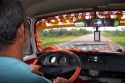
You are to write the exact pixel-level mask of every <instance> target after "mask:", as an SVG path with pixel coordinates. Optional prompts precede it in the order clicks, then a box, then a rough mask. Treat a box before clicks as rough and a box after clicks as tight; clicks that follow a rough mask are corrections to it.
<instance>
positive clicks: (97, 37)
mask: <svg viewBox="0 0 125 83" xmlns="http://www.w3.org/2000/svg"><path fill="white" fill-rule="evenodd" d="M106 12H107V11H106ZM106 12H103V13H102V12H101V14H100V12H97V13H96V14H97V16H98V17H97V18H108V16H110V18H118V19H119V20H120V25H119V26H115V24H118V22H115V24H114V26H98V27H97V26H91V27H88V26H87V27H85V26H84V25H85V24H84V23H82V22H81V21H82V20H83V19H90V18H93V15H94V14H93V13H92V12H89V13H88V12H87V13H75V14H74V13H73V14H65V15H59V16H54V17H49V18H44V19H40V20H38V21H37V23H36V34H37V36H36V40H37V46H38V49H39V50H41V48H43V47H45V46H56V47H59V48H61V49H68V48H73V49H77V48H78V49H82V50H99V51H114V52H116V51H117V50H118V49H124V47H125V26H124V25H125V24H124V23H125V15H124V11H122V15H120V14H118V15H117V12H119V11H114V12H116V14H113V15H112V14H109V13H110V12H111V11H110V12H108V14H107V15H108V16H107V15H103V14H105V13H106ZM114 12H113V13H114ZM84 14H86V15H84ZM99 15H100V16H99ZM106 16H107V17H106ZM79 20H80V22H79V23H77V24H76V23H75V22H76V21H79Z"/></svg>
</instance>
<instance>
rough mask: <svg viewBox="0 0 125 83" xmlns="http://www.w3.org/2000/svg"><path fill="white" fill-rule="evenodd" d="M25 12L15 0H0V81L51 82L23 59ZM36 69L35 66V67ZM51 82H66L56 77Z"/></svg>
mask: <svg viewBox="0 0 125 83" xmlns="http://www.w3.org/2000/svg"><path fill="white" fill-rule="evenodd" d="M25 20H26V18H25V12H24V10H23V8H22V5H21V3H20V2H18V1H16V0H0V83H51V81H50V80H48V79H46V78H44V77H42V76H39V75H37V74H35V73H32V72H31V71H32V68H31V67H29V66H28V65H27V64H25V63H24V62H23V61H22V60H23V48H24V42H25V29H26V27H25V25H26V23H25ZM36 69H37V68H36ZM53 83H68V81H67V80H66V79H64V78H61V77H57V78H56V79H54V81H53Z"/></svg>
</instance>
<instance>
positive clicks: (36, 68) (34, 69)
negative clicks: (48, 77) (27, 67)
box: [31, 64, 43, 75]
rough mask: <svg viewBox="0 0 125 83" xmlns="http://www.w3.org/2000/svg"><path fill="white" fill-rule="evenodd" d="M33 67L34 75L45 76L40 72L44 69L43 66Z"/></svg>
mask: <svg viewBox="0 0 125 83" xmlns="http://www.w3.org/2000/svg"><path fill="white" fill-rule="evenodd" d="M31 67H32V72H33V73H35V74H38V75H43V73H42V72H40V71H39V70H40V69H41V68H42V67H41V66H39V65H33V64H32V65H31Z"/></svg>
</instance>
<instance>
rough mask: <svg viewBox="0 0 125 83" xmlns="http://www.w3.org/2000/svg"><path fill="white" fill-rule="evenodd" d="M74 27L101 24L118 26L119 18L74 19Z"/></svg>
mask: <svg viewBox="0 0 125 83" xmlns="http://www.w3.org/2000/svg"><path fill="white" fill-rule="evenodd" d="M74 24H75V27H101V26H112V27H113V26H114V27H115V26H119V25H120V20H119V19H117V18H116V19H111V18H109V19H103V18H98V19H86V20H81V21H75V22H74Z"/></svg>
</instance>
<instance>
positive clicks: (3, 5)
mask: <svg viewBox="0 0 125 83" xmlns="http://www.w3.org/2000/svg"><path fill="white" fill-rule="evenodd" d="M24 21H25V12H24V9H23V8H22V4H21V3H20V2H19V1H17V0H0V50H2V49H3V48H5V47H8V46H9V45H11V44H13V42H14V41H15V38H16V33H17V30H18V28H19V26H20V25H21V24H22V23H23V22H24Z"/></svg>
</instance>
